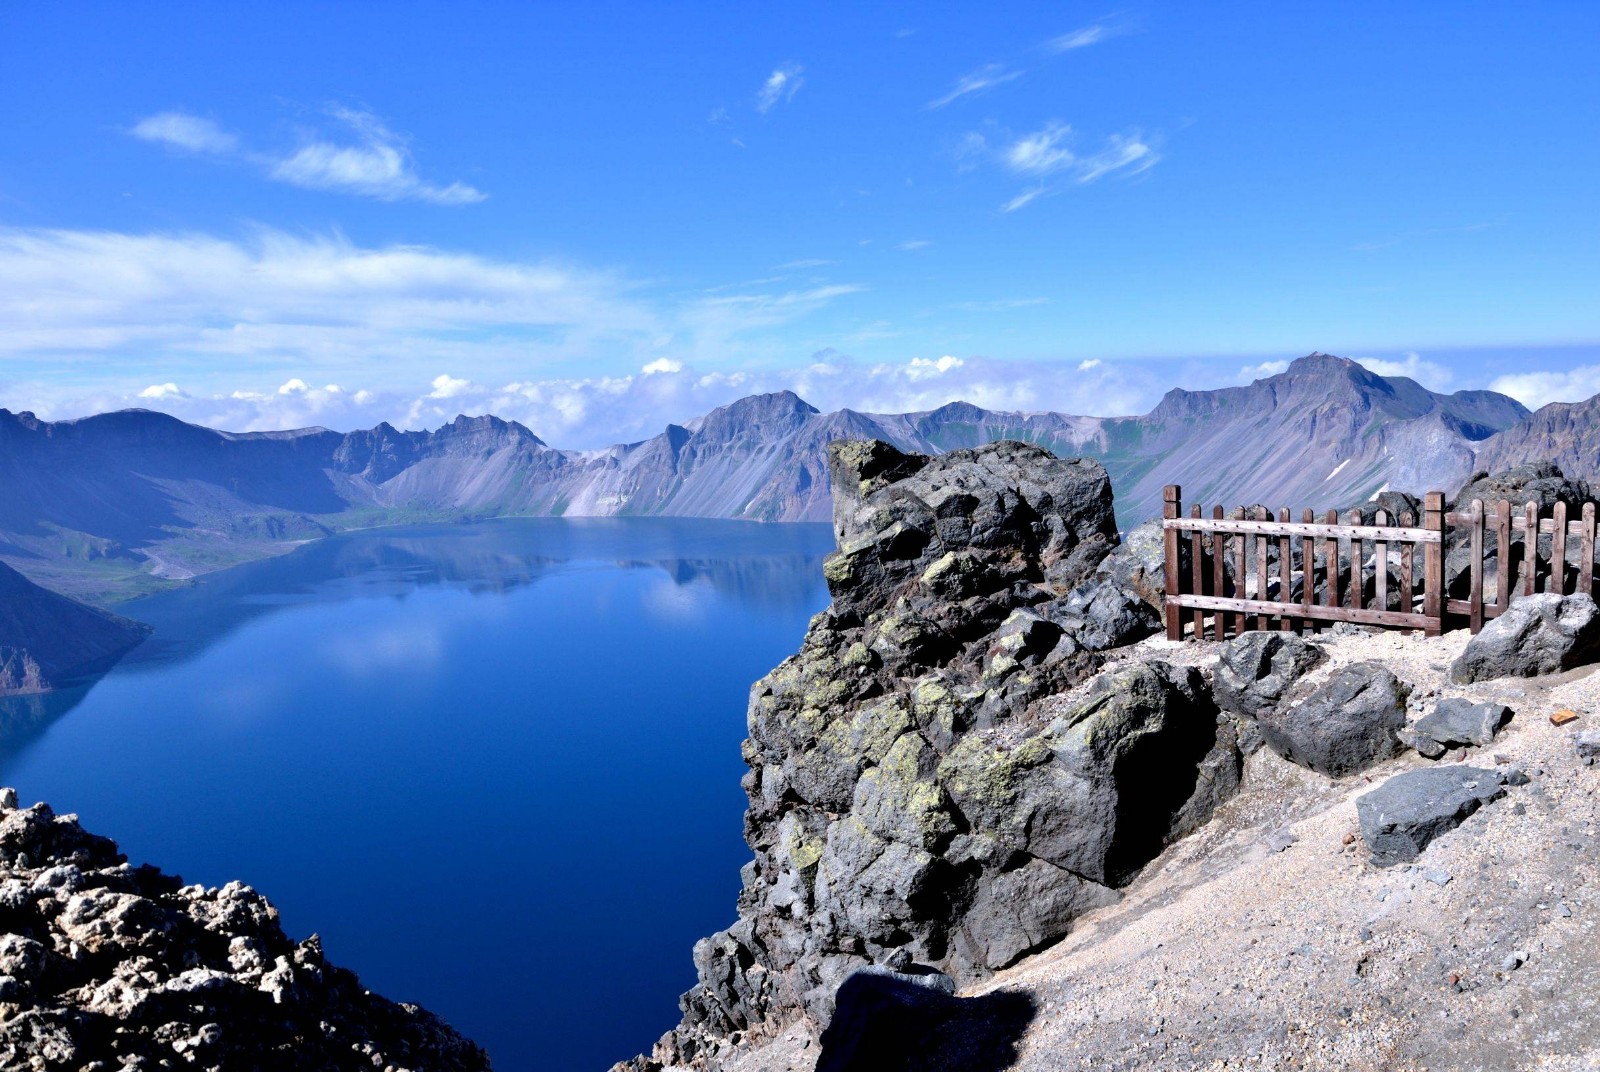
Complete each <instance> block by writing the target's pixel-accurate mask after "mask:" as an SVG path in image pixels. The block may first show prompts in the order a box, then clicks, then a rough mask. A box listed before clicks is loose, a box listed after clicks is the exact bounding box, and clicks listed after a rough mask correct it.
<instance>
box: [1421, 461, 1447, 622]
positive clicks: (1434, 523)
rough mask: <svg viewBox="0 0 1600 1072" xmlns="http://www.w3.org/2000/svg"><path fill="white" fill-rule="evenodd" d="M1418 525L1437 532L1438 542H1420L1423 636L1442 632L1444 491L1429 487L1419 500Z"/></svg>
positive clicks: (1444, 602)
mask: <svg viewBox="0 0 1600 1072" xmlns="http://www.w3.org/2000/svg"><path fill="white" fill-rule="evenodd" d="M1422 527H1423V528H1425V529H1427V530H1428V531H1429V532H1430V533H1432V532H1436V533H1438V534H1439V542H1438V543H1426V544H1423V545H1422V563H1423V565H1422V613H1423V615H1424V616H1425V617H1426V618H1427V620H1428V621H1427V624H1426V625H1424V626H1423V627H1422V632H1423V634H1424V635H1425V636H1438V635H1439V634H1441V633H1443V632H1444V608H1445V604H1446V602H1447V601H1446V599H1445V591H1444V492H1442V491H1430V492H1428V495H1427V498H1426V499H1424V500H1423V509H1422Z"/></svg>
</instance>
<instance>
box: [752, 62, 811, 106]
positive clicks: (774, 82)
mask: <svg viewBox="0 0 1600 1072" xmlns="http://www.w3.org/2000/svg"><path fill="white" fill-rule="evenodd" d="M804 75H805V68H804V67H802V66H800V65H799V64H798V63H785V64H784V65H782V66H781V67H777V68H775V69H774V70H773V72H772V73H771V74H769V75H767V80H766V81H765V82H763V83H762V84H761V92H759V93H757V94H756V111H758V112H760V113H761V114H762V115H766V114H767V113H768V112H770V111H771V110H772V109H773V108H774V107H775V106H777V105H778V104H780V103H783V102H787V101H791V100H794V95H795V94H796V93H798V92H800V87H801V86H802V85H804V84H805V77H804Z"/></svg>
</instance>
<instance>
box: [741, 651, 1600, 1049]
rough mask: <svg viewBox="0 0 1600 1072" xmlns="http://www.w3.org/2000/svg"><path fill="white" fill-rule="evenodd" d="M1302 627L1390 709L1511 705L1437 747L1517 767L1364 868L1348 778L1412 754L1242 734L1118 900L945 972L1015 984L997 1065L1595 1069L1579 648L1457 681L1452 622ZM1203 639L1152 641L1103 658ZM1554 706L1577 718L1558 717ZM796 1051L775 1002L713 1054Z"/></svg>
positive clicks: (1598, 1005)
mask: <svg viewBox="0 0 1600 1072" xmlns="http://www.w3.org/2000/svg"><path fill="white" fill-rule="evenodd" d="M1322 640H1323V642H1325V643H1326V644H1327V647H1328V651H1329V653H1330V655H1331V656H1332V658H1331V660H1330V663H1329V665H1327V666H1324V667H1323V668H1322V669H1321V670H1319V671H1318V674H1320V675H1326V674H1328V673H1330V672H1331V671H1332V670H1333V669H1335V668H1337V667H1338V666H1341V665H1345V664H1348V663H1351V662H1358V661H1365V660H1371V661H1376V662H1381V663H1383V664H1385V665H1386V666H1388V667H1389V668H1390V669H1391V670H1392V671H1393V672H1394V673H1395V674H1396V676H1397V677H1399V678H1401V679H1402V680H1403V681H1406V682H1408V683H1409V684H1410V685H1411V686H1412V688H1413V690H1414V691H1413V694H1412V698H1411V702H1410V717H1411V718H1412V719H1413V720H1414V719H1416V718H1418V717H1420V716H1421V715H1423V714H1426V713H1427V712H1428V711H1429V710H1431V708H1432V706H1433V704H1434V702H1435V701H1436V700H1437V699H1438V697H1439V696H1441V695H1446V696H1456V695H1460V696H1468V697H1471V698H1473V699H1474V700H1497V701H1499V702H1502V703H1505V704H1507V705H1508V706H1510V707H1511V708H1512V710H1513V711H1515V712H1516V717H1515V718H1514V719H1513V720H1512V722H1511V724H1510V725H1509V726H1508V727H1507V728H1506V729H1505V730H1504V731H1503V732H1502V734H1501V735H1500V737H1499V738H1497V739H1496V741H1495V743H1494V744H1493V745H1492V746H1490V747H1488V748H1485V749H1481V750H1470V751H1465V752H1461V751H1458V752H1453V753H1451V754H1450V755H1448V756H1447V757H1446V758H1445V759H1443V760H1441V761H1440V762H1443V763H1451V762H1461V761H1463V760H1464V761H1465V762H1468V763H1471V764H1474V765H1477V766H1495V765H1500V766H1515V767H1518V768H1521V769H1522V770H1524V771H1525V772H1526V773H1527V774H1529V775H1530V776H1531V777H1532V781H1531V783H1530V784H1528V785H1524V786H1520V787H1515V788H1512V789H1511V790H1510V791H1509V793H1508V795H1507V796H1506V797H1505V798H1503V799H1502V800H1500V801H1498V802H1496V803H1493V804H1490V805H1488V806H1487V807H1485V808H1484V809H1483V810H1481V811H1480V812H1478V813H1477V814H1476V815H1474V816H1472V817H1471V818H1469V819H1468V820H1467V821H1466V822H1465V823H1464V824H1463V825H1462V826H1461V827H1460V828H1458V829H1457V830H1455V831H1452V832H1450V833H1448V834H1446V835H1444V836H1443V837H1441V838H1439V839H1438V840H1436V841H1435V842H1434V843H1433V844H1432V845H1430V846H1429V847H1428V849H1427V850H1426V851H1425V852H1424V853H1423V854H1422V856H1421V857H1420V858H1419V859H1418V860H1417V861H1416V862H1415V863H1414V864H1412V865H1402V866H1400V867H1394V868H1390V869H1387V870H1383V869H1379V868H1376V867H1373V866H1372V865H1371V864H1369V863H1368V862H1367V859H1366V852H1365V849H1364V846H1363V844H1362V842H1361V839H1360V836H1359V833H1358V831H1357V824H1356V808H1355V799H1356V798H1357V797H1358V796H1360V795H1361V794H1362V793H1364V792H1366V791H1367V790H1368V789H1370V788H1371V787H1372V785H1374V784H1376V783H1378V782H1381V781H1382V780H1384V779H1385V778H1386V777H1388V776H1389V775H1392V774H1395V773H1398V772H1400V771H1403V770H1407V769H1411V768H1413V767H1419V766H1427V765H1430V764H1429V763H1428V761H1427V760H1424V759H1422V758H1421V757H1419V756H1417V755H1416V754H1415V753H1411V752H1407V753H1405V754H1404V755H1403V756H1401V757H1400V758H1399V759H1397V760H1394V761H1393V762H1390V763H1388V764H1385V765H1383V766H1381V767H1378V768H1376V769H1374V770H1372V771H1369V772H1367V773H1366V774H1365V775H1358V776H1355V777H1352V778H1347V779H1343V780H1339V781H1333V780H1330V779H1328V778H1324V777H1322V776H1321V775H1317V774H1314V773H1312V772H1310V771H1306V770H1303V769H1301V768H1299V767H1296V766H1293V765H1291V764H1289V763H1286V762H1284V761H1283V760H1280V759H1279V758H1278V757H1277V756H1275V755H1273V754H1272V753H1271V752H1270V751H1267V750H1265V749H1263V750H1261V751H1260V752H1258V753H1257V754H1256V755H1255V756H1253V757H1252V758H1251V760H1250V762H1249V767H1248V771H1247V774H1246V782H1245V788H1244V789H1243V790H1242V791H1241V793H1240V794H1239V795H1238V796H1237V797H1236V798H1235V799H1234V800H1233V801H1231V802H1230V803H1229V804H1228V805H1226V806H1225V807H1224V808H1223V809H1222V810H1221V811H1220V812H1219V814H1218V816H1217V817H1216V819H1215V820H1213V822H1212V823H1211V824H1209V825H1208V826H1207V827H1205V828H1204V829H1202V830H1201V831H1199V832H1197V833H1196V834H1194V835H1192V836H1191V837H1189V838H1186V839H1185V840H1183V841H1181V842H1179V843H1178V844H1176V845H1174V846H1172V847H1171V848H1170V849H1168V850H1167V852H1165V853H1164V854H1163V855H1162V856H1161V857H1160V859H1158V860H1157V861H1156V862H1155V863H1154V864H1152V865H1151V866H1150V867H1149V868H1148V869H1146V871H1145V873H1144V874H1143V875H1141V876H1140V878H1139V879H1137V880H1136V881H1135V882H1134V883H1133V884H1132V885H1131V886H1130V887H1129V888H1128V889H1127V890H1126V891H1125V893H1126V896H1125V897H1124V899H1123V901H1122V902H1121V903H1120V904H1117V905H1114V906H1112V907H1109V908H1105V909H1101V910H1099V911H1097V912H1095V913H1092V914H1091V915H1089V916H1086V917H1084V919H1083V920H1081V921H1080V922H1079V924H1078V927H1077V928H1076V930H1075V931H1074V932H1073V933H1072V934H1071V935H1070V936H1068V937H1067V938H1066V939H1065V940H1063V941H1062V942H1061V943H1059V944H1057V945H1056V946H1054V947H1053V948H1051V949H1049V950H1046V951H1045V952H1043V953H1041V954H1039V955H1037V956H1034V957H1032V958H1029V959H1027V960H1025V961H1023V962H1022V963H1021V964H1019V965H1017V966H1016V967H1014V968H1011V969H1009V970H1007V971H1005V972H1002V973H1001V974H1000V975H998V976H996V977H995V978H994V979H992V980H990V981H988V982H987V983H985V984H983V985H982V986H979V987H975V988H973V989H972V990H970V991H967V992H965V996H973V997H976V996H980V995H983V994H986V993H991V992H994V991H997V990H1002V989H1004V990H1013V991H1015V990H1021V991H1024V992H1026V993H1027V994H1029V995H1030V996H1031V998H1032V999H1033V1001H1034V1003H1035V1006H1036V1009H1037V1011H1036V1014H1035V1017H1034V1019H1033V1021H1032V1022H1031V1024H1030V1025H1029V1026H1028V1028H1027V1030H1026V1031H1025V1032H1024V1034H1023V1035H1022V1037H1021V1038H1020V1039H1016V1040H1006V1041H1007V1042H1009V1043H1010V1044H1011V1045H1014V1046H1015V1047H1016V1050H1017V1053H1018V1056H1017V1059H1016V1061H1015V1063H1014V1064H1012V1065H1010V1066H1009V1067H1013V1068H1016V1069H1019V1070H1023V1072H1033V1070H1038V1072H1044V1070H1051V1072H1054V1070H1060V1069H1073V1068H1093V1069H1097V1070H1098V1069H1163V1070H1166V1069H1234V1068H1239V1069H1245V1068H1248V1069H1374V1070H1377V1069H1383V1070H1423V1069H1435V1070H1443V1069H1483V1070H1500V1069H1540V1070H1550V1072H1567V1070H1578V1069H1600V874H1597V872H1600V765H1597V766H1592V767H1586V766H1583V765H1581V762H1580V761H1579V760H1578V758H1577V755H1576V752H1575V750H1574V747H1573V742H1572V736H1573V733H1574V732H1575V731H1577V730H1580V729H1586V728H1590V729H1592V728H1596V727H1597V726H1600V675H1597V674H1596V673H1595V671H1596V669H1597V668H1596V667H1588V668H1585V669H1582V670H1578V671H1574V672H1572V673H1568V674H1564V675H1561V676H1559V677H1552V678H1543V679H1537V680H1533V681H1524V680H1500V681H1494V682H1486V683H1483V684H1479V685H1474V686H1465V687H1458V686H1453V685H1450V684H1449V683H1448V680H1447V677H1446V672H1447V668H1448V666H1449V663H1450V661H1451V660H1452V659H1453V658H1454V657H1455V656H1456V655H1457V654H1458V653H1459V652H1460V650H1461V648H1462V646H1464V645H1465V643H1466V640H1467V636H1466V633H1465V632H1464V631H1462V632H1457V633H1452V634H1449V635H1446V636H1444V637H1440V638H1436V639H1431V640H1424V639H1422V638H1420V637H1414V636H1409V635H1406V634H1401V633H1395V632H1388V633H1375V634H1368V633H1350V634H1346V635H1339V636H1328V635H1326V634H1325V635H1324V637H1323V638H1322ZM1214 651H1215V646H1214V645H1210V644H1194V643H1187V644H1175V643H1171V642H1168V641H1165V640H1151V641H1147V642H1145V643H1143V644H1140V645H1138V646H1136V647H1134V648H1131V649H1129V652H1128V655H1127V656H1126V658H1129V659H1141V658H1155V659H1165V660H1168V661H1171V662H1182V663H1197V664H1198V663H1204V662H1207V661H1210V659H1212V658H1213V657H1214ZM1559 708H1570V709H1572V710H1575V711H1577V712H1579V713H1580V714H1581V715H1582V717H1581V719H1580V720H1579V721H1578V722H1575V723H1572V724H1571V725H1570V726H1567V727H1564V728H1559V729H1558V728H1556V727H1554V726H1552V725H1551V724H1550V722H1549V716H1550V714H1551V713H1552V712H1554V711H1555V710H1557V709H1559ZM1040 714H1041V715H1042V716H1048V711H1041V712H1040ZM1285 835H1292V838H1293V839H1294V840H1293V841H1292V843H1288V844H1287V847H1280V846H1283V845H1284V844H1285V843H1287V842H1289V840H1290V838H1289V837H1288V836H1285ZM819 1050H820V1047H819V1045H818V1042H817V1040H816V1037H815V1036H814V1035H813V1034H812V1033H811V1031H810V1030H808V1028H807V1027H806V1025H803V1024H797V1025H794V1026H793V1027H791V1028H789V1029H788V1030H785V1031H781V1032H779V1034H778V1037H777V1038H776V1039H775V1040H774V1041H772V1042H770V1043H769V1044H767V1045H766V1046H764V1047H762V1048H761V1049H760V1050H758V1051H755V1052H752V1053H750V1054H749V1055H748V1056H747V1057H746V1058H745V1059H744V1060H742V1061H741V1062H739V1063H738V1064H737V1065H734V1066H731V1072H757V1070H760V1072H783V1070H787V1072H809V1070H811V1069H813V1068H814V1067H815V1064H816V1060H817V1055H818V1053H819ZM1000 1067H1007V1066H1003V1065H1002V1066H1000Z"/></svg>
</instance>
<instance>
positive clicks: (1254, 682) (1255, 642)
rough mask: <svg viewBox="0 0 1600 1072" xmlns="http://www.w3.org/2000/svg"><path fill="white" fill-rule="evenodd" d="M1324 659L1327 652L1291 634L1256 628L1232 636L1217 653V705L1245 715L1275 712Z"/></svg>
mask: <svg viewBox="0 0 1600 1072" xmlns="http://www.w3.org/2000/svg"><path fill="white" fill-rule="evenodd" d="M1327 659H1328V655H1327V652H1325V651H1323V650H1322V649H1321V648H1320V647H1318V646H1317V645H1315V644H1309V643H1307V642H1306V641H1304V640H1302V639H1300V637H1298V636H1296V635H1295V634H1293V633H1270V632H1265V631H1260V630H1258V631H1255V632H1249V633H1246V634H1244V635H1243V636H1239V637H1234V638H1233V639H1232V640H1229V641H1227V642H1226V643H1224V644H1223V645H1222V647H1221V648H1220V649H1219V650H1218V653H1217V669H1216V676H1215V681H1214V682H1213V685H1212V688H1213V690H1214V692H1215V695H1216V700H1217V706H1218V707H1220V708H1222V710H1224V711H1231V712H1233V713H1234V714H1236V715H1244V716H1245V717H1247V718H1259V717H1261V716H1262V715H1265V714H1268V713H1270V712H1273V711H1276V710H1277V709H1278V708H1279V706H1280V705H1281V704H1282V702H1283V700H1284V698H1285V697H1286V696H1288V695H1289V693H1290V692H1291V691H1292V690H1293V689H1294V687H1295V686H1296V685H1297V684H1299V682H1300V679H1301V678H1302V677H1304V676H1305V675H1306V674H1309V673H1310V672H1311V671H1312V670H1315V669H1316V668H1317V667H1319V666H1321V665H1322V664H1323V663H1324V662H1326V661H1327Z"/></svg>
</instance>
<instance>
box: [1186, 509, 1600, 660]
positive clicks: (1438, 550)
mask: <svg viewBox="0 0 1600 1072" xmlns="http://www.w3.org/2000/svg"><path fill="white" fill-rule="evenodd" d="M1549 513H1550V516H1549V517H1541V516H1540V509H1539V505H1538V504H1537V503H1533V502H1530V503H1526V504H1523V505H1521V506H1519V507H1517V508H1516V509H1513V507H1512V505H1511V504H1510V503H1509V502H1495V503H1492V504H1489V505H1488V506H1485V504H1484V503H1483V502H1481V501H1479V500H1473V502H1472V503H1471V504H1469V505H1468V506H1467V508H1466V509H1465V510H1462V511H1456V512H1446V510H1445V508H1444V494H1443V493H1442V492H1437V491H1434V492H1429V493H1428V495H1427V496H1426V497H1425V499H1424V500H1423V507H1422V518H1421V524H1418V523H1417V522H1418V519H1417V518H1415V517H1413V516H1412V515H1411V514H1410V513H1409V512H1405V513H1402V514H1401V515H1400V516H1399V517H1390V516H1388V514H1387V513H1386V512H1385V511H1383V510H1375V511H1371V512H1370V513H1369V512H1366V511H1360V510H1352V511H1349V512H1348V513H1347V514H1346V515H1345V517H1343V518H1341V517H1340V516H1339V513H1338V512H1337V511H1334V510H1329V511H1327V513H1326V514H1325V515H1324V517H1323V520H1322V521H1320V522H1319V521H1317V519H1316V514H1315V513H1314V512H1313V511H1311V510H1306V511H1305V512H1304V513H1303V514H1302V515H1301V519H1300V520H1299V521H1293V520H1292V519H1291V518H1292V515H1291V514H1290V512H1289V510H1287V509H1283V510H1280V511H1278V516H1277V518H1276V519H1274V518H1273V517H1272V515H1271V514H1270V513H1269V512H1268V511H1267V510H1266V509H1265V508H1264V507H1256V508H1255V509H1254V510H1251V509H1249V508H1244V507H1241V508H1239V509H1237V510H1235V511H1234V512H1233V515H1232V516H1225V513H1224V510H1223V508H1222V507H1221V506H1214V507H1212V509H1211V516H1210V517H1205V516H1204V511H1203V510H1202V509H1201V507H1200V506H1199V505H1194V506H1191V507H1190V508H1189V513H1188V516H1187V517H1185V516H1184V513H1183V502H1182V489H1181V488H1179V487H1178V486H1177V485H1175V484H1174V485H1169V486H1168V487H1167V489H1166V493H1165V496H1164V503H1163V510H1162V518H1163V520H1162V527H1163V529H1164V535H1165V539H1166V561H1165V574H1166V626H1167V636H1168V638H1169V639H1172V640H1179V639H1182V638H1183V636H1184V633H1185V629H1186V627H1187V628H1190V629H1191V632H1190V634H1189V635H1191V636H1192V637H1193V638H1195V639H1197V640H1203V639H1205V638H1206V637H1207V636H1208V635H1209V636H1210V637H1211V639H1214V640H1220V639H1222V638H1223V637H1224V636H1228V635H1234V636H1237V635H1239V634H1241V633H1243V632H1245V631H1246V630H1249V629H1273V628H1276V629H1281V630H1286V631H1301V630H1306V629H1309V630H1312V631H1315V630H1317V629H1319V628H1321V627H1322V625H1323V623H1329V622H1356V623H1359V624H1363V625H1378V626H1385V627H1388V628H1393V629H1421V630H1422V631H1423V632H1424V633H1426V634H1427V635H1429V636H1436V635H1438V634H1439V633H1441V632H1443V631H1444V630H1445V629H1446V628H1450V627H1453V626H1455V625H1466V626H1468V627H1470V628H1471V629H1472V631H1473V632H1474V633H1476V632H1477V631H1478V630H1479V629H1481V628H1483V623H1484V621H1485V620H1488V619H1492V618H1494V617H1496V616H1498V615H1499V614H1500V613H1501V612H1502V611H1504V610H1505V609H1506V607H1507V606H1509V605H1510V603H1511V601H1512V600H1513V599H1515V598H1517V597H1518V596H1520V595H1531V594H1533V593H1534V592H1537V591H1550V592H1563V593H1565V592H1569V591H1572V592H1587V593H1590V594H1591V595H1592V594H1593V593H1594V574H1595V569H1594V553H1595V508H1594V504H1592V503H1590V504H1586V505H1585V506H1584V507H1583V510H1582V513H1581V517H1580V518H1579V519H1577V520H1572V519H1569V517H1568V509H1567V505H1566V504H1565V503H1557V504H1556V505H1555V507H1554V509H1552V510H1550V511H1549ZM1455 529H1466V530H1467V532H1466V535H1465V537H1464V538H1455V539H1452V538H1450V537H1451V534H1452V530H1455ZM1530 533H1531V534H1532V535H1531V536H1530ZM1544 537H1548V539H1545V538H1544ZM1491 539H1492V541H1493V543H1492V545H1491V544H1490V543H1489V541H1490V540H1491ZM1452 547H1453V548H1457V549H1458V551H1457V555H1456V557H1457V558H1459V557H1460V550H1459V549H1464V550H1465V553H1466V563H1465V566H1464V568H1463V569H1460V570H1458V571H1456V575H1455V576H1447V575H1446V551H1447V548H1452ZM1368 548H1370V552H1369V551H1368ZM1571 551H1576V552H1577V554H1576V557H1577V562H1576V564H1575V566H1574V565H1573V564H1570V563H1569V562H1568V559H1569V558H1571V557H1572V555H1571V553H1570V552H1571ZM1185 552H1187V554H1185ZM1419 552H1420V553H1419ZM1491 552H1492V554H1493V566H1494V576H1493V578H1492V588H1493V594H1494V599H1493V601H1489V600H1486V599H1485V595H1486V590H1487V589H1488V588H1489V587H1490V578H1489V575H1488V570H1487V565H1488V561H1487V559H1488V555H1489V554H1490V553H1491ZM1185 557H1187V562H1185V561H1184V559H1185ZM1558 563H1559V564H1560V565H1559V568H1558V567H1557V564H1558ZM1369 564H1370V569H1369ZM1452 582H1454V586H1455V587H1456V588H1458V589H1461V590H1462V594H1463V595H1464V596H1465V598H1456V599H1452V598H1450V592H1449V590H1448V589H1447V585H1449V584H1451V583H1452Z"/></svg>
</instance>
